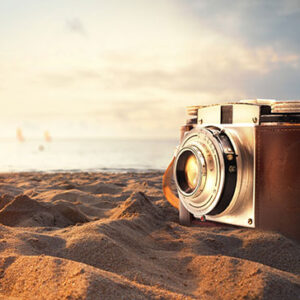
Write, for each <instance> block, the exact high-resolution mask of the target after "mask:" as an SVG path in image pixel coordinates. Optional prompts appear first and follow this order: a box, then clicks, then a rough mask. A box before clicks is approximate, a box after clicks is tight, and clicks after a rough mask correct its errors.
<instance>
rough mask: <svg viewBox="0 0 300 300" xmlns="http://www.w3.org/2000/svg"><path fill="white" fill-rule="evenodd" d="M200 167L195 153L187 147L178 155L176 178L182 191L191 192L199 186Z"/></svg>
mask: <svg viewBox="0 0 300 300" xmlns="http://www.w3.org/2000/svg"><path fill="white" fill-rule="evenodd" d="M200 172H201V171H200V167H199V163H198V160H197V157H196V156H195V154H194V153H193V152H192V151H191V150H189V149H187V150H184V151H183V152H182V153H181V154H180V155H179V157H178V160H177V165H176V179H177V183H178V185H179V187H180V189H181V191H183V192H185V193H187V194H191V193H193V192H194V191H195V189H196V188H197V185H198V182H199V177H200V175H201V174H200Z"/></svg>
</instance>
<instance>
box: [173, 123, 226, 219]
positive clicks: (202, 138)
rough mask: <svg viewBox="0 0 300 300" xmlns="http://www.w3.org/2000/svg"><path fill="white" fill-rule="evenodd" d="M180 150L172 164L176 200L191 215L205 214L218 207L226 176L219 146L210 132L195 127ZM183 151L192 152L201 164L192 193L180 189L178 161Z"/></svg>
mask: <svg viewBox="0 0 300 300" xmlns="http://www.w3.org/2000/svg"><path fill="white" fill-rule="evenodd" d="M179 149H180V150H179V152H178V154H177V156H176V160H175V164H174V178H175V182H176V185H177V188H178V193H179V198H180V200H181V201H182V203H183V205H184V206H185V207H186V208H187V209H188V210H189V211H190V212H191V213H193V214H198V215H199V214H203V215H204V214H206V213H208V212H210V211H211V210H213V208H214V207H215V206H216V205H217V203H218V201H219V199H220V196H221V193H222V190H223V186H224V180H225V178H224V176H225V173H224V159H223V154H222V151H221V147H220V145H219V144H218V141H217V140H216V139H215V138H214V137H213V135H212V133H211V132H210V131H208V130H206V129H202V128H201V129H199V128H196V129H194V130H192V131H191V132H190V133H189V134H187V136H186V137H185V139H184V140H183V142H182V144H181V146H180V148H179ZM191 149H193V150H191ZM196 149H197V151H196ZM184 151H192V152H193V153H194V154H195V155H196V157H197V159H198V162H199V163H200V164H201V171H202V176H200V177H201V178H200V177H199V178H198V180H199V182H198V185H197V187H196V188H195V189H194V190H193V191H192V193H186V192H185V191H183V190H182V189H181V188H180V186H179V184H178V178H177V174H176V169H177V163H178V160H179V158H180V155H181V153H183V152H184ZM201 160H203V161H204V163H205V164H203V162H201ZM204 169H205V174H206V177H205V178H204V177H203V170H204ZM202 177H203V178H202ZM204 179H205V180H204Z"/></svg>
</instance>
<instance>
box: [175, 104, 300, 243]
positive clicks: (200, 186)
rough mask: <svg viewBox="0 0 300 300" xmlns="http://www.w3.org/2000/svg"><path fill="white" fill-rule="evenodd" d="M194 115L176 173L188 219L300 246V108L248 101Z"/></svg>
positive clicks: (194, 109)
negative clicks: (266, 233) (274, 234)
mask: <svg viewBox="0 0 300 300" xmlns="http://www.w3.org/2000/svg"><path fill="white" fill-rule="evenodd" d="M188 113H189V115H191V119H189V120H188V122H187V124H186V125H185V126H183V130H182V137H181V142H180V146H179V147H177V150H176V153H175V162H174V168H173V176H174V180H175V184H176V187H177V191H178V195H179V199H180V209H179V215H180V219H181V220H180V221H181V222H182V223H188V222H189V220H188V218H189V217H190V216H191V215H193V216H194V217H195V218H203V217H204V218H205V219H206V220H210V221H215V222H222V223H227V224H232V225H237V226H244V227H251V228H261V229H267V230H275V231H279V232H282V233H284V234H286V235H288V236H290V237H292V238H296V239H297V240H300V209H299V208H300V205H299V204H300V203H299V201H300V102H299V101H293V102H278V101H274V100H255V101H243V102H239V103H233V104H222V105H211V106H204V107H201V106H199V107H190V108H188ZM191 157H192V159H193V166H194V168H195V169H196V171H193V170H192V173H191V174H192V179H193V184H192V187H191V185H190V184H189V182H188V179H187V175H186V173H187V172H188V171H187V170H186V168H187V167H186V163H187V161H188V160H189V159H190V158H191ZM195 174H196V175H195Z"/></svg>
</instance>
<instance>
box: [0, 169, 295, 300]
mask: <svg viewBox="0 0 300 300" xmlns="http://www.w3.org/2000/svg"><path fill="white" fill-rule="evenodd" d="M161 180H162V173H159V172H156V173H155V172H154V173H140V174H137V173H129V174H109V173H66V174H62V173H58V174H44V173H20V174H2V175H0V195H1V198H0V252H1V256H0V299H47V300H48V299H300V245H299V243H296V242H295V241H293V240H290V239H288V238H286V237H284V236H283V235H281V234H278V233H271V232H262V231H258V230H251V229H245V228H236V227H229V226H216V227H204V226H199V225H193V226H192V227H183V226H181V225H179V224H178V217H177V211H176V210H175V209H174V208H173V207H171V206H170V205H169V203H168V202H167V201H166V200H164V198H163V195H162V191H161Z"/></svg>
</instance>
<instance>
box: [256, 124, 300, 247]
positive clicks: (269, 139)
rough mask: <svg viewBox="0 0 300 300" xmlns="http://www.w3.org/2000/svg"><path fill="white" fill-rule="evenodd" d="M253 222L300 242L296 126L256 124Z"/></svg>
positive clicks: (298, 129) (298, 132)
mask: <svg viewBox="0 0 300 300" xmlns="http://www.w3.org/2000/svg"><path fill="white" fill-rule="evenodd" d="M255 182H256V184H255V195H256V197H255V198H256V201H255V223H256V226H255V227H257V228H261V229H264V230H274V231H278V232H281V233H283V234H284V235H286V236H289V237H291V238H293V239H296V240H298V241H300V126H299V125H291V124H288V125H280V126H279V125H270V126H268V125H261V126H257V127H256V180H255Z"/></svg>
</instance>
